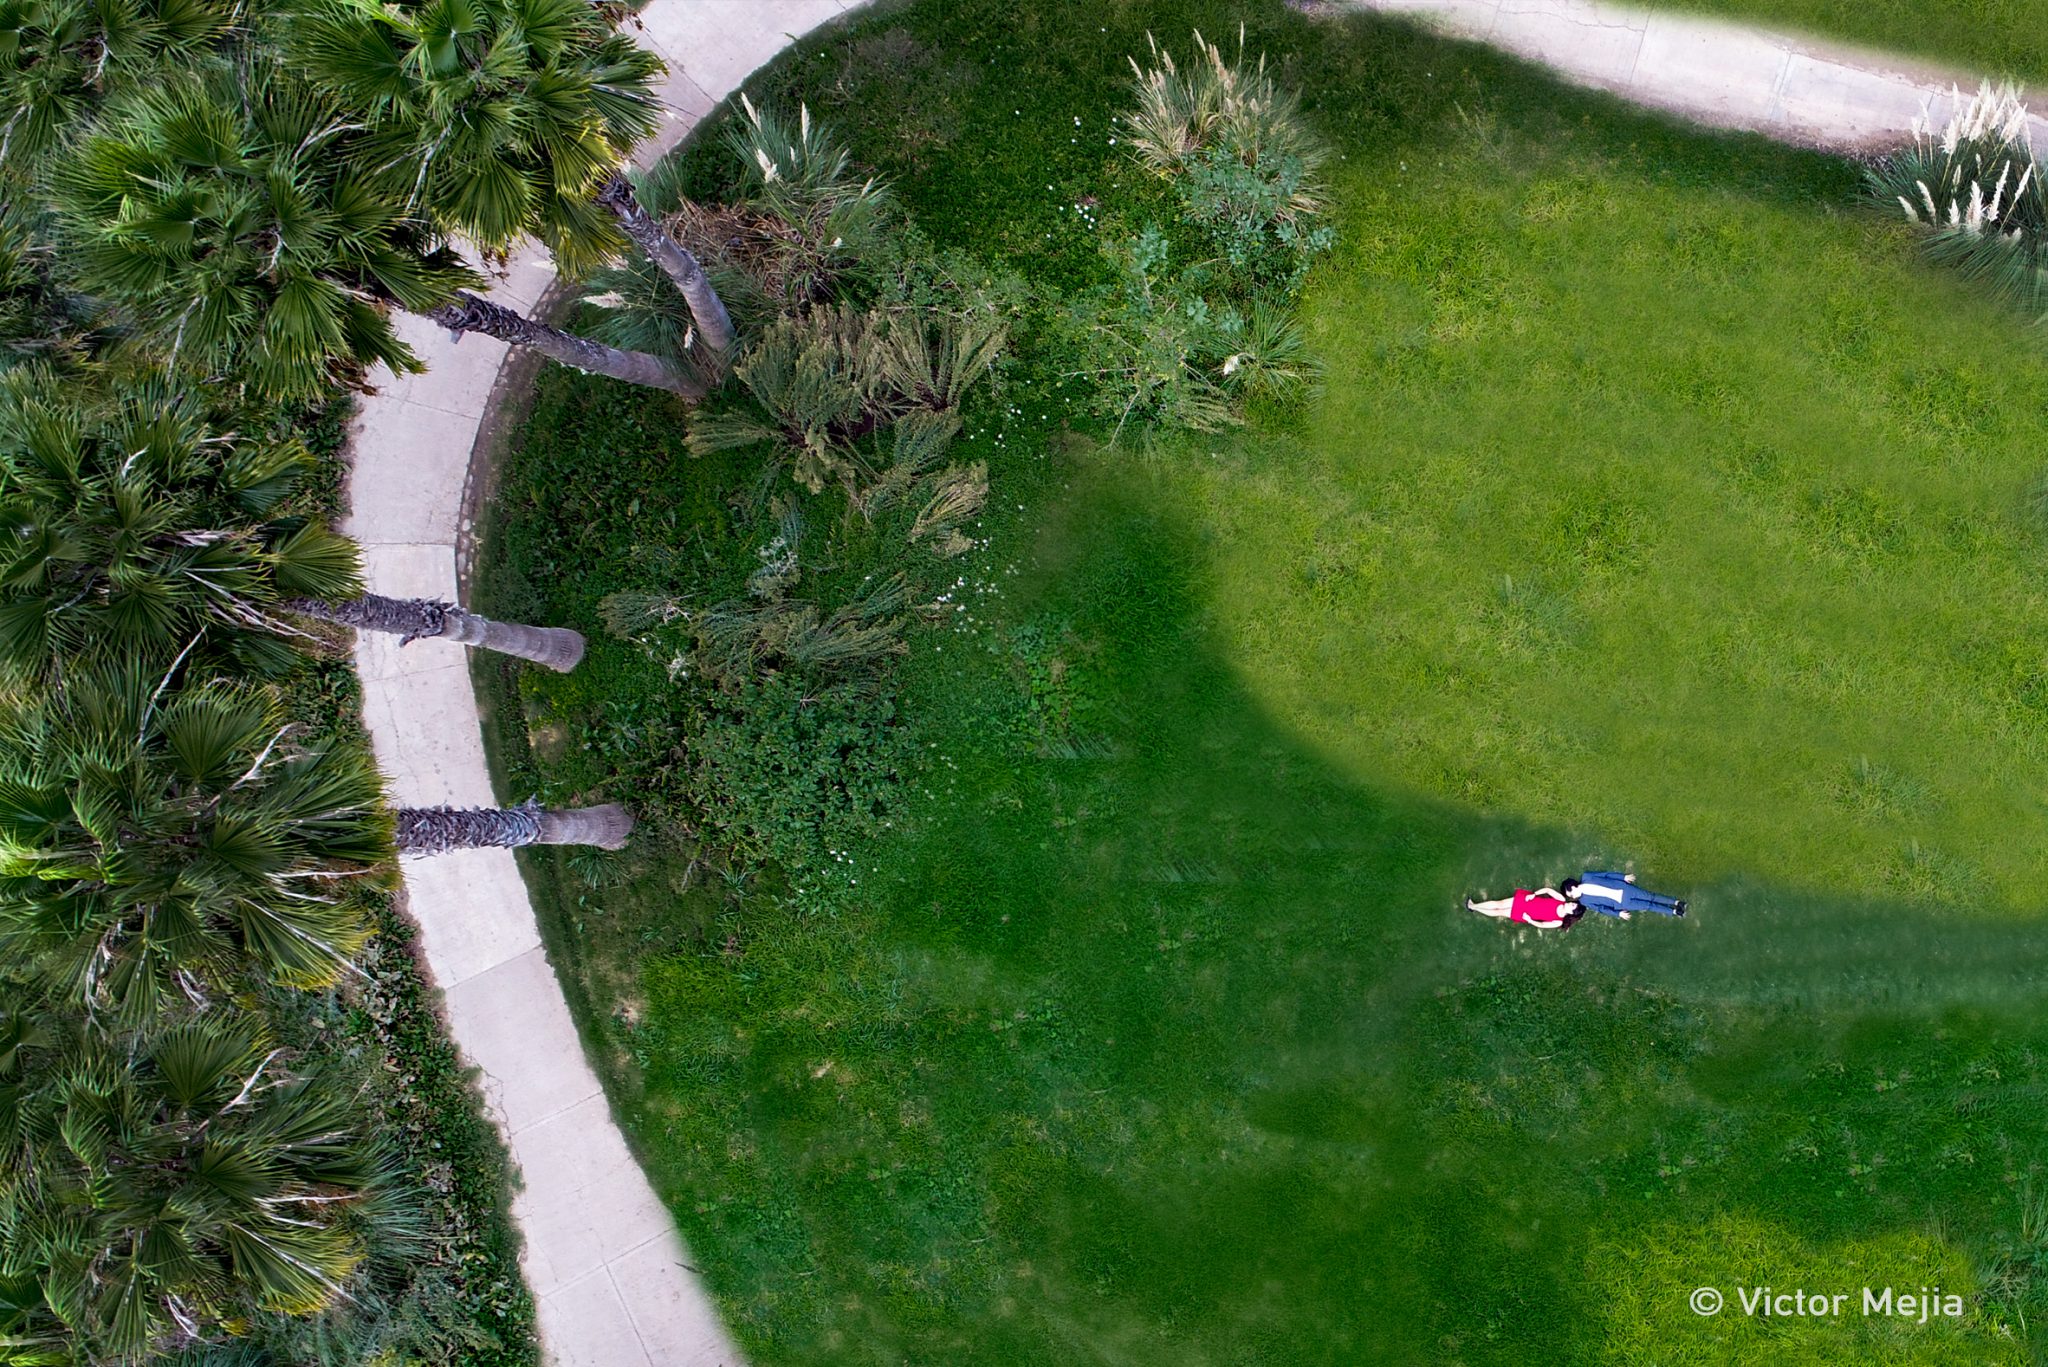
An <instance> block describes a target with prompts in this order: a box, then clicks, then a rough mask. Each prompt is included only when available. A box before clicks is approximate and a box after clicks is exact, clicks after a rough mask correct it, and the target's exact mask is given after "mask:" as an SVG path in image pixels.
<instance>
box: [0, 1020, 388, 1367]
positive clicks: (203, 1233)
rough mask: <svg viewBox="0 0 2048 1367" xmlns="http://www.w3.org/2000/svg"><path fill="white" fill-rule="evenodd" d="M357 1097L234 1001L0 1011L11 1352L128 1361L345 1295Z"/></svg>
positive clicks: (356, 1161) (353, 1253) (360, 1195)
mask: <svg viewBox="0 0 2048 1367" xmlns="http://www.w3.org/2000/svg"><path fill="white" fill-rule="evenodd" d="M351 1102H352V1098H351V1097H350V1095H349V1094H348V1092H347V1091H346V1090H344V1089H342V1088H339V1087H337V1086H334V1085H332V1084H330V1083H328V1082H327V1080H326V1079H324V1078H322V1077H320V1076H317V1075H305V1074H301V1073H299V1072H297V1071H296V1070H295V1069H294V1067H293V1065H292V1061H291V1059H290V1057H289V1056H288V1054H287V1053H286V1051H284V1050H283V1049H281V1048H278V1047H277V1046H276V1044H275V1043H274V1042H273V1041H272V1040H270V1039H268V1038H266V1037H265V1035H264V1034H263V1032H262V1030H261V1028H260V1026H259V1024H258V1018H257V1017H254V1016H252V1015H250V1014H248V1013H245V1012H234V1013H220V1012H208V1013H200V1014H196V1015H193V1016H190V1017H188V1018H186V1019H182V1020H179V1021H176V1022H166V1023H163V1024H161V1025H158V1026H155V1027H152V1028H149V1029H144V1030H136V1031H129V1030H118V1031H114V1032H111V1033H109V1032H105V1031H102V1030H101V1029H99V1028H97V1027H94V1026H90V1025H88V1024H86V1023H85V1022H84V1021H83V1020H82V1019H81V1018H80V1017H79V1016H78V1015H76V1014H75V1013H69V1012H63V1011H57V1012H50V1013H35V1012H31V1011H24V1010H23V1009H22V1008H21V1007H19V1006H18V1005H17V1006H15V1007H13V1008H11V1010H10V1013H9V1014H6V1015H0V1230H4V1231H5V1232H6V1237H5V1239H4V1240H0V1336H4V1341H5V1344H6V1348H5V1349H4V1350H0V1351H5V1352H7V1353H8V1356H7V1358H6V1360H7V1361H9V1362H46V1363H123V1364H126V1363H138V1364H139V1363H143V1362H148V1361H153V1360H155V1359H156V1357H157V1355H158V1354H160V1353H163V1352H166V1351H171V1350H175V1349H177V1348H180V1347H182V1346H185V1345H188V1344H192V1343H195V1342H201V1341H206V1340H209V1339H211V1340H214V1341H219V1340H221V1339H224V1338H226V1337H228V1336H229V1335H231V1334H233V1333H235V1332H237V1329H238V1326H240V1325H242V1324H244V1323H246V1321H247V1320H248V1319H249V1318H250V1317H251V1316H252V1315H254V1314H255V1313H256V1312H258V1311H271V1312H278V1313H284V1314H294V1315H303V1314H310V1313H313V1312H315V1311H318V1310H320V1309H321V1308H323V1307H325V1306H327V1305H329V1304H331V1303H332V1302H333V1301H335V1300H336V1299H337V1298H339V1297H341V1296H343V1295H345V1294H346V1291H345V1283H346V1282H347V1280H348V1278H349V1276H350V1273H351V1271H352V1270H353V1269H354V1268H355V1266H356V1264H357V1263H358V1261H359V1260H360V1259H361V1257H362V1256H363V1249H362V1247H361V1245H360V1242H359V1240H358V1239H357V1238H356V1237H355V1236H354V1235H353V1233H352V1232H351V1230H350V1229H349V1227H348V1226H349V1217H350V1209H351V1207H352V1206H354V1205H356V1204H357V1203H359V1202H361V1201H362V1200H363V1199H364V1197H365V1195H366V1193H369V1192H371V1191H373V1190H374V1187H375V1184H376V1182H377V1180H378V1170H377V1168H378V1165H377V1163H376V1161H375V1157H374V1154H375V1149H374V1147H373V1145H372V1144H371V1142H370V1141H369V1140H368V1139H367V1138H366V1137H365V1136H364V1135H363V1134H362V1133H361V1131H360V1128H359V1125H360V1119H359V1113H358V1112H357V1111H356V1110H355V1108H354V1107H353V1105H352V1104H351Z"/></svg>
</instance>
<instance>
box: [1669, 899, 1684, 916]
mask: <svg viewBox="0 0 2048 1367" xmlns="http://www.w3.org/2000/svg"><path fill="white" fill-rule="evenodd" d="M1672 915H1674V916H1683V915H1685V903H1684V902H1682V901H1681V902H1680V903H1679V904H1678V906H1677V907H1676V908H1675V909H1674V910H1673V912H1672Z"/></svg>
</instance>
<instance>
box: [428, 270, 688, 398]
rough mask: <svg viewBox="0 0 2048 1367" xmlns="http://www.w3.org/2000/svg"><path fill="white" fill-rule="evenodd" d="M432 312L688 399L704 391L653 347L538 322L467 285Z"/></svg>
mask: <svg viewBox="0 0 2048 1367" xmlns="http://www.w3.org/2000/svg"><path fill="white" fill-rule="evenodd" d="M426 316H427V317H428V318H429V319H431V320H432V321H434V322H436V323H439V324H440V325H441V326H442V327H444V328H447V329H448V330H449V331H450V332H481V333H483V334H484V335H485V336H486V337H495V338H497V339H498V340H499V341H501V342H509V343H511V344H512V345H513V346H523V347H532V348H533V349H534V350H535V351H538V352H539V353H540V354H541V355H543V356H545V357H547V358H548V359H549V360H551V361H559V362H561V363H562V364H563V365H566V366H573V367H575V368H576V369H577V370H582V371H587V372H589V373H590V374H592V375H602V376H604V377H605V378H607V379H612V380H624V381H625V382H626V383H627V384H638V385H646V386H647V387H648V388H650V389H666V390H668V391H669V392H670V393H671V394H680V395H682V396H683V397H684V398H686V399H701V398H703V397H704V393H705V389H704V386H703V385H702V384H700V383H699V382H698V381H696V380H695V379H693V378H692V377H690V376H689V375H686V374H684V373H683V372H682V371H681V370H680V369H678V368H677V367H675V366H672V365H670V364H669V363H668V362H667V361H664V360H663V359H662V358H661V357H659V356H656V355H654V354H653V353H651V352H646V351H627V350H625V349H623V348H621V347H613V346H606V345H604V344H603V343H602V342H593V341H591V340H590V339H589V338H588V337H578V336H577V335H576V334H575V333H573V332H564V331H563V330H562V329H561V328H554V327H549V326H548V325H547V324H545V323H536V322H534V321H533V319H531V318H528V317H526V316H525V315H524V314H520V313H515V312H514V311H513V310H511V309H508V308H506V307H505V306H504V305H503V304H494V303H492V302H491V301H490V300H488V299H480V298H478V297H477V296H476V295H474V294H471V293H469V292H468V291H467V290H458V291H456V294H455V300H454V302H453V303H448V304H443V305H441V307H439V308H437V309H434V310H433V311H432V312H430V313H428V314H427V315H426Z"/></svg>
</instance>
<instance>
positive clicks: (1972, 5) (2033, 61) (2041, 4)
mask: <svg viewBox="0 0 2048 1367" xmlns="http://www.w3.org/2000/svg"><path fill="white" fill-rule="evenodd" d="M1645 2H1646V3H1648V4H1649V5H1650V6H1651V7H1652V8H1659V9H1684V10H1692V11H1694V12H1696V13H1701V14H1714V15H1719V16H1721V17H1724V18H1729V19H1745V20H1750V21H1753V22H1755V23H1759V24H1764V25H1767V26H1769V27H1772V28H1776V29H1784V30H1791V31H1794V32H1805V33H1811V34H1818V35H1821V36H1822V37H1827V38H1836V39H1840V40H1842V41H1844V42H1848V43H1853V44H1856V45H1859V46H1862V47H1868V48H1878V49H1881V50H1884V51H1888V52H1897V53H1902V54H1905V55H1907V56H1916V57H1924V58H1928V59H1930V60H1931V61H1933V62H1937V63H1941V64H1945V65H1950V66H1954V67H1957V68H1959V69H1961V70H1962V71H1965V72H1976V73H1979V74H1981V75H1984V76H1991V77H1996V78H1999V79H2006V80H2011V79H2017V80H2022V81H2027V82H2030V83H2039V82H2040V81H2041V80H2043V79H2044V78H2048V0H1645Z"/></svg>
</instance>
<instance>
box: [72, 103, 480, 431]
mask: <svg viewBox="0 0 2048 1367" xmlns="http://www.w3.org/2000/svg"><path fill="white" fill-rule="evenodd" d="M355 137H356V133H355V130H354V129H353V128H352V126H351V125H350V124H349V122H348V121H347V119H346V118H345V117H344V116H343V115H342V113H341V112H340V111H339V110H338V109H337V108H336V107H335V106H334V105H333V103H332V102H331V101H330V100H328V99H327V98H326V97H324V96H321V95H318V94H316V93H314V92H313V91H311V90H310V89H308V88H307V87H305V86H304V85H303V84H302V83H299V82H295V81H293V80H290V79H287V78H286V76H285V74H284V73H283V72H282V71H281V70H279V69H278V68H276V67H275V66H273V65H271V64H269V63H268V62H258V69H257V70H256V71H255V72H253V73H250V72H248V71H246V70H243V69H241V68H237V67H231V66H229V65H227V64H225V63H208V64H200V65H197V66H195V67H193V68H191V69H188V70H185V71H182V72H180V73H177V74H176V75H174V76H171V77H167V78H166V79H165V80H164V81H162V82H161V83H159V84H156V85H153V86H151V87H149V88H146V89H143V90H138V91H135V92H132V93H131V94H130V95H128V96H127V97H125V98H123V99H121V100H118V101H116V102H114V103H112V104H111V105H110V106H109V107H108V109H107V111H106V112H105V114H104V115H103V116H102V117H101V118H100V119H99V121H98V122H97V124H96V125H95V127H94V131H93V132H92V134H91V135H90V136H88V137H87V138H85V139H84V141H83V142H82V143H81V144H80V145H79V147H78V148H77V149H76V152H75V154H74V155H73V156H71V157H68V158H66V160H65V163H64V165H63V166H62V167H61V168H60V169H59V170H58V171H57V172H55V173H54V174H53V187H54V198H55V200H56V203H57V208H58V225H59V231H60V236H61V237H62V239H63V242H64V246H65V247H66V248H67V250H66V251H65V253H64V255H65V258H66V259H67V260H68V261H69V262H70V263H71V268H72V270H73V273H74V275H75V280H76V284H77V285H78V287H79V288H81V289H83V290H86V291H88V292H90V293H93V294H95V295H98V296H100V297H101V298H103V299H104V300H105V301H106V303H107V305H108V307H109V308H110V309H111V310H112V311H113V312H114V313H116V314H117V315H118V316H119V317H120V318H121V319H122V320H123V321H124V322H125V323H126V324H127V325H128V326H129V327H131V328H133V329H134V330H135V331H136V332H138V333H139V334H141V335H142V336H144V337H146V338H147V339H149V340H150V341H151V342H152V343H154V344H155V345H156V346H158V347H160V348H161V349H162V350H163V351H164V352H165V353H167V354H168V355H169V356H171V357H172V358H173V359H174V361H175V362H177V363H179V364H181V365H184V366H186V367H188V368H192V369H196V370H197V371H199V372H200V373H201V374H203V375H206V376H225V375H232V376H234V377H235V378H236V379H237V380H238V381H239V382H240V383H241V384H243V385H244V386H245V387H247V388H248V389H249V390H251V391H252V392H253V393H254V394H256V395H257V396H259V397H264V398H281V397H305V396H313V395H317V394H319V393H321V392H323V391H324V390H325V388H326V387H327V386H329V385H330V384H333V383H336V382H342V383H353V384H360V383H361V382H362V381H363V378H364V376H365V375H366V374H367V372H368V371H369V369H370V368H371V367H372V366H373V365H376V364H379V363H381V364H384V365H386V366H389V367H390V368H391V369H393V370H394V371H400V372H404V371H416V370H418V369H419V364H418V362H417V360H416V359H415V358H414V357H413V355H412V352H411V350H410V349H409V348H408V347H406V345H405V344H404V343H403V342H401V341H400V340H399V339H398V336H397V334H396V333H395V332H393V331H392V329H391V324H390V321H389V319H388V317H387V316H386V310H387V308H388V306H390V305H394V304H395V305H397V306H399V307H402V308H408V309H414V310H418V309H424V308H430V307H432V306H433V305H435V304H436V303H439V302H442V301H445V300H446V299H448V298H449V297H451V296H452V295H453V293H454V292H455V290H456V289H458V288H459V287H461V286H463V285H466V284H473V283H474V282H475V278H476V277H475V275H474V273H473V272H471V271H470V270H468V268H466V267H465V266H463V265H462V264H461V262H460V261H459V260H457V259H456V258H455V257H454V256H453V254H452V253H449V252H447V251H446V250H443V249H441V248H439V247H438V246H437V244H436V243H435V241H434V239H433V237H432V235H431V234H430V233H429V232H427V231H426V230H425V229H424V228H423V227H422V226H421V224H420V223H419V222H417V221H416V220H415V219H414V218H412V217H411V216H409V215H408V213H407V212H406V211H405V208H404V206H403V204H402V203H401V202H399V201H398V200H396V199H394V198H393V196H392V195H391V194H389V193H388V192H387V191H385V190H380V189H379V188H378V187H377V186H376V185H375V184H373V183H372V182H371V180H370V179H369V177H368V176H367V175H366V174H365V173H363V172H361V171H359V170H357V169H354V167H353V166H352V163H351V160H350V158H349V156H348V155H346V154H347V152H348V150H349V148H350V146H351V145H352V143H353V141H354V140H355Z"/></svg>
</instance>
